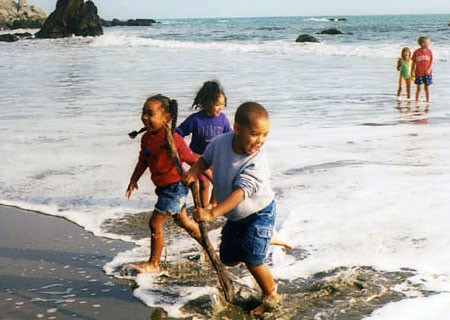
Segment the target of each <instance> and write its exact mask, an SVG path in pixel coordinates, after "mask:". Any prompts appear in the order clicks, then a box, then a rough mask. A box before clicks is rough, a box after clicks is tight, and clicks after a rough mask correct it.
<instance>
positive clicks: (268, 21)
mask: <svg viewBox="0 0 450 320" xmlns="http://www.w3.org/2000/svg"><path fill="white" fill-rule="evenodd" d="M328 18H329V17H286V18H281V17H279V18H233V19H223V18H221V19H186V20H161V23H160V24H156V25H154V26H152V27H114V28H107V29H105V34H104V35H103V36H101V37H98V38H78V37H73V38H67V39H58V40H24V41H19V42H16V43H8V44H6V43H0V51H1V55H0V75H1V80H0V88H1V89H0V90H1V93H0V132H1V138H0V154H1V162H0V204H3V205H10V206H17V207H20V208H24V209H30V210H34V211H39V212H42V213H44V214H49V215H55V216H60V217H63V218H66V219H68V220H70V221H73V222H75V223H76V224H79V225H80V226H82V227H83V228H85V229H86V230H87V231H90V232H92V233H94V234H95V235H97V236H102V237H108V238H113V239H122V240H124V241H128V242H133V243H135V244H136V247H135V248H134V249H133V250H131V251H127V252H121V253H119V254H118V255H117V256H116V258H115V259H114V260H113V261H111V262H109V263H108V264H107V265H105V266H104V269H105V271H106V272H107V273H108V274H111V275H114V276H118V277H119V276H120V273H119V270H120V266H121V265H123V264H125V263H129V262H133V261H139V260H145V259H146V258H147V256H148V252H149V248H148V247H149V240H148V237H149V233H148V230H147V225H146V219H148V216H149V212H151V210H152V208H153V206H154V203H155V194H154V191H153V189H154V187H153V185H152V184H151V182H150V179H149V175H148V173H147V174H145V175H144V176H143V177H142V178H141V180H140V182H139V187H140V189H139V191H137V192H135V193H134V194H133V196H132V198H131V199H130V200H127V199H126V198H125V189H126V187H127V184H128V181H129V177H130V175H131V173H132V171H133V168H134V165H135V163H136V160H137V156H138V152H139V139H136V140H131V139H129V138H128V136H127V133H128V132H129V131H132V130H135V129H138V128H140V127H141V123H140V111H141V107H142V104H143V102H144V101H145V99H146V98H147V97H148V96H149V95H152V94H157V93H162V94H165V95H167V96H169V97H172V98H175V99H177V100H178V101H179V104H180V108H181V109H180V120H183V119H184V118H185V117H187V116H188V115H189V114H190V113H191V112H192V111H191V110H190V109H189V107H190V105H191V104H192V99H193V97H194V95H195V93H196V91H197V90H198V89H199V87H200V86H201V84H202V83H203V82H204V81H207V80H211V79H218V80H220V81H221V83H222V85H223V86H224V88H225V91H226V94H227V97H228V106H227V108H226V109H225V111H224V112H225V113H226V114H227V116H228V117H229V118H230V119H232V117H233V112H234V110H235V109H236V107H237V106H238V105H239V104H240V103H242V102H245V101H248V100H254V101H258V102H260V103H261V104H262V105H264V106H265V107H266V108H267V109H268V110H269V112H270V116H271V119H272V127H271V133H270V136H269V139H268V141H267V144H266V147H265V148H266V150H267V152H268V155H269V159H270V163H271V167H272V170H273V172H272V183H273V188H274V190H275V192H276V200H277V203H278V217H277V227H276V229H277V230H278V232H279V235H280V237H282V238H284V239H287V240H289V241H290V242H291V243H292V244H293V245H295V247H296V248H295V249H294V250H293V251H291V252H286V251H284V250H282V249H281V248H272V249H271V251H270V255H269V262H268V263H269V265H270V268H271V270H273V273H274V275H275V277H276V279H277V282H278V283H279V291H280V292H282V293H283V294H284V295H285V297H286V299H285V301H286V302H285V307H284V308H283V310H282V311H278V312H279V313H278V314H276V315H275V316H274V317H275V318H277V319H348V320H349V319H371V320H374V319H377V320H381V319H382V320H386V319H424V318H426V319H448V313H449V311H450V302H449V301H450V293H449V292H450V269H449V265H450V250H449V247H450V233H449V230H450V216H449V209H450V205H448V204H447V201H448V194H449V192H450V162H449V159H450V130H449V129H450V111H449V109H448V104H449V101H450V90H449V88H450V61H449V59H450V28H449V27H447V25H448V23H449V18H450V15H448V14H447V15H427V16H421V15H414V16H347V17H343V18H346V19H347V21H329V20H328ZM328 28H337V29H339V30H341V31H342V32H343V33H344V34H343V35H337V36H332V35H322V34H316V33H319V32H320V31H322V30H324V29H328ZM304 33H308V34H312V35H314V36H316V37H317V38H318V39H320V40H321V42H320V43H317V44H316V43H314V44H301V43H296V42H295V39H296V37H297V36H298V35H300V34H304ZM420 35H427V36H429V37H430V39H431V49H432V51H433V53H434V62H435V63H434V70H433V80H434V84H433V85H432V86H431V99H432V103H425V102H423V101H420V102H419V103H415V102H411V101H406V100H405V99H404V100H402V101H397V100H396V95H395V93H396V90H397V82H398V74H397V71H396V69H395V67H396V60H397V58H398V57H399V55H400V50H401V48H402V47H404V46H408V47H410V48H411V49H415V48H416V47H417V45H416V39H417V37H418V36H420ZM413 92H414V90H413ZM219 226H220V224H216V225H214V227H213V228H212V229H213V230H212V231H211V234H210V236H211V238H212V239H213V242H214V243H215V244H217V242H218V241H219V240H218V238H219V234H220V228H219ZM166 230H167V239H166V240H167V241H166V249H165V252H164V264H165V267H166V269H167V271H166V273H164V275H160V276H149V275H142V276H139V277H138V278H137V279H136V281H137V285H138V288H137V289H136V290H134V294H135V296H136V297H138V298H139V299H141V300H142V301H143V302H144V303H146V304H147V305H149V306H159V307H162V308H164V309H165V310H166V312H168V313H169V315H170V316H173V317H186V316H192V317H194V318H195V319H209V318H212V317H213V316H216V317H218V316H217V315H218V314H220V313H221V312H228V311H229V310H228V311H227V310H225V311H224V310H223V308H221V303H219V302H217V301H218V300H220V299H218V298H217V294H216V288H217V283H216V281H215V277H214V273H213V272H212V271H211V270H210V269H208V266H207V263H203V264H202V263H200V262H196V261H193V260H195V259H196V258H197V257H198V255H201V254H200V250H199V248H198V247H197V246H196V244H195V243H194V242H193V241H192V240H191V239H189V238H188V236H187V235H186V234H185V233H184V232H183V231H181V229H178V228H177V227H175V226H174V225H173V224H172V223H169V224H168V225H167V228H166ZM205 270H206V271H205ZM206 272H207V273H206ZM205 274H209V276H206V277H205ZM231 276H232V278H233V281H235V282H236V286H238V287H239V286H240V287H242V288H246V290H247V291H248V292H253V291H252V290H253V289H252V288H253V287H254V283H253V282H252V280H251V279H252V278H251V277H250V276H249V274H247V273H246V272H245V271H244V270H242V269H241V268H235V269H234V270H232V272H231ZM244 291H245V290H244ZM248 292H247V293H248ZM211 301H212V302H211ZM205 306H206V307H205ZM243 319H244V318H243Z"/></svg>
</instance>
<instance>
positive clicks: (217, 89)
mask: <svg viewBox="0 0 450 320" xmlns="http://www.w3.org/2000/svg"><path fill="white" fill-rule="evenodd" d="M226 102H227V98H226V96H225V92H224V90H223V88H222V86H221V85H220V84H219V82H218V81H206V82H205V83H204V84H203V86H202V87H201V88H200V90H199V91H198V92H197V95H196V96H195V99H194V102H193V103H192V108H193V109H194V110H195V109H200V111H198V112H196V113H193V114H191V115H190V116H189V117H188V118H187V119H186V120H184V121H183V123H182V124H180V126H179V127H178V128H177V132H178V133H179V134H180V135H181V136H182V137H186V136H189V135H192V139H191V144H190V145H189V147H190V148H191V150H192V151H193V152H195V153H196V154H198V155H201V154H203V152H204V151H205V149H206V146H207V145H208V144H209V143H210V142H211V140H212V139H213V138H214V137H216V136H218V135H219V134H222V133H227V132H230V131H232V130H231V126H230V122H229V121H228V118H227V116H226V115H225V114H223V113H222V109H223V108H225V106H226ZM199 180H200V194H201V197H202V202H203V204H204V206H207V205H208V204H209V203H210V202H211V203H212V202H213V201H212V200H211V198H210V195H209V189H210V185H211V184H210V181H209V180H208V179H207V178H206V177H204V176H201V177H199ZM210 200H211V201H210Z"/></svg>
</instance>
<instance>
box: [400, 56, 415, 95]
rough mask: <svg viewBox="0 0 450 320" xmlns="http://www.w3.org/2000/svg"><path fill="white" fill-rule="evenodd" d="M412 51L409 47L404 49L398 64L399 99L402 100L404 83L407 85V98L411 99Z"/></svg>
mask: <svg viewBox="0 0 450 320" xmlns="http://www.w3.org/2000/svg"><path fill="white" fill-rule="evenodd" d="M411 64H412V60H411V50H410V49H409V48H407V47H405V48H403V49H402V53H401V56H400V58H399V59H398V62H397V71H399V72H400V76H399V79H398V90H397V98H398V99H400V97H401V95H402V83H403V81H405V84H406V97H407V98H408V99H411Z"/></svg>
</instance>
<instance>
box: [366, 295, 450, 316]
mask: <svg viewBox="0 0 450 320" xmlns="http://www.w3.org/2000/svg"><path fill="white" fill-rule="evenodd" d="M449 313H450V294H449V293H442V294H438V295H435V296H431V297H427V298H415V299H409V300H403V301H400V302H395V303H389V304H388V305H387V306H385V307H383V308H381V309H380V310H377V311H375V312H374V313H373V314H372V315H371V316H370V317H367V318H365V320H397V319H408V320H422V319H430V320H444V319H447V318H448V315H449Z"/></svg>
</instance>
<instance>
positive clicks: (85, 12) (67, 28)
mask: <svg viewBox="0 0 450 320" xmlns="http://www.w3.org/2000/svg"><path fill="white" fill-rule="evenodd" d="M102 34H103V28H102V25H101V21H100V17H99V16H98V11H97V7H96V6H95V4H94V3H93V2H92V1H87V2H84V0H58V2H57V3H56V9H55V11H53V12H52V13H51V14H50V16H49V17H48V19H47V20H46V21H45V23H44V26H43V27H42V29H41V30H40V31H39V32H38V33H36V37H38V38H64V37H70V36H72V35H75V36H83V37H86V36H99V35H102Z"/></svg>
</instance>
